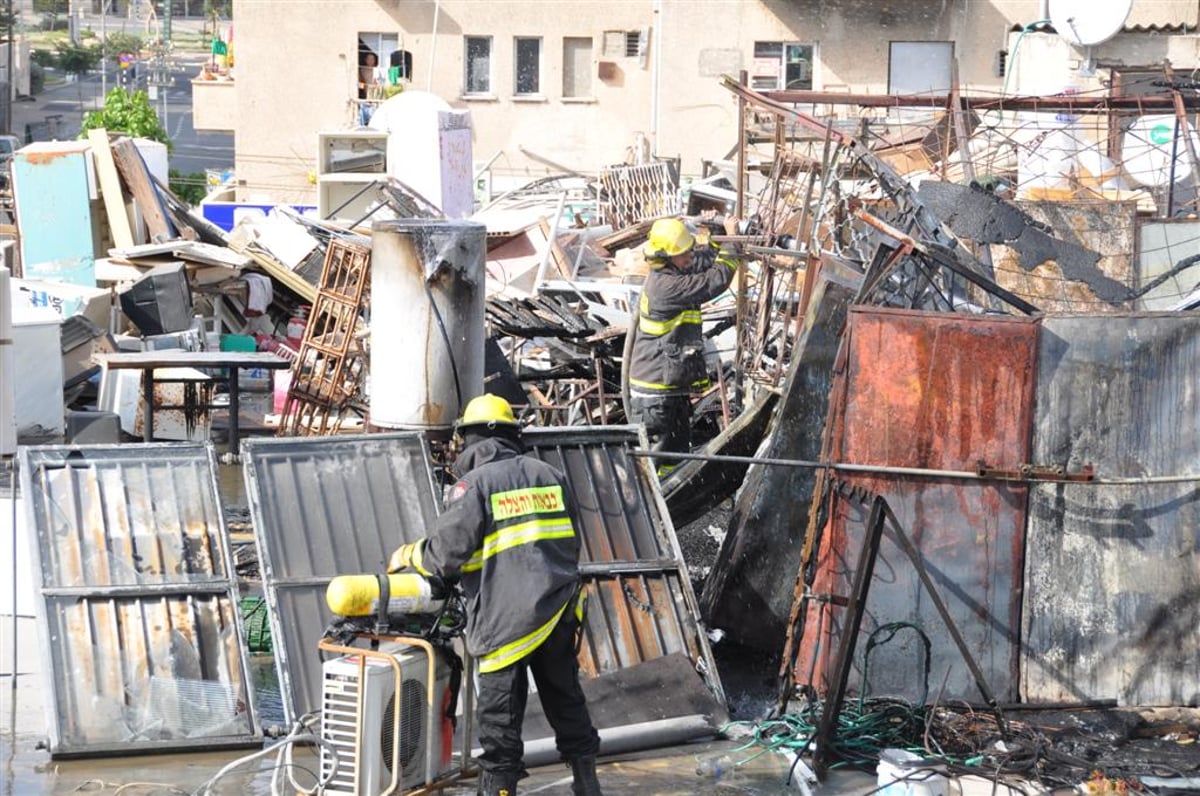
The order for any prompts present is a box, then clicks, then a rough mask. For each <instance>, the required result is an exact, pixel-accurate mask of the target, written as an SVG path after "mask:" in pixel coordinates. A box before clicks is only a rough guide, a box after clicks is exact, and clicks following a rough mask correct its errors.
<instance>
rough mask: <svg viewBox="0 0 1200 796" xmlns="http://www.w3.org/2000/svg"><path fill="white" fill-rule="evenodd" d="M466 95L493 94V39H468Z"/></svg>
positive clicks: (475, 37)
mask: <svg viewBox="0 0 1200 796" xmlns="http://www.w3.org/2000/svg"><path fill="white" fill-rule="evenodd" d="M463 93H464V94H491V93H492V37H491V36H467V37H466V74H465V75H464V76H463Z"/></svg>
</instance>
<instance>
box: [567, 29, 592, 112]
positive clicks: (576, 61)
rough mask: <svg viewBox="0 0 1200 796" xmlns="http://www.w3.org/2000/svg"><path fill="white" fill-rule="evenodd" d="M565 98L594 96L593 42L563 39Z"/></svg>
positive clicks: (569, 37)
mask: <svg viewBox="0 0 1200 796" xmlns="http://www.w3.org/2000/svg"><path fill="white" fill-rule="evenodd" d="M562 93H563V96H564V97H590V96H592V40H591V38H585V37H576V36H567V37H566V38H564V39H563V87H562Z"/></svg>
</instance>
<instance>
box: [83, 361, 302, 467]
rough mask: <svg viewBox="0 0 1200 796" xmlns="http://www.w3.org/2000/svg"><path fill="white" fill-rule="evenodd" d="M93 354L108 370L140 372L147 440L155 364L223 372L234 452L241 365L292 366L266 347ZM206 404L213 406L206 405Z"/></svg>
mask: <svg viewBox="0 0 1200 796" xmlns="http://www.w3.org/2000/svg"><path fill="white" fill-rule="evenodd" d="M96 358H97V361H98V362H99V363H100V364H101V366H102V367H106V368H108V369H109V370H140V371H141V372H142V408H143V419H144V420H143V424H142V438H143V439H144V440H145V441H146V442H150V441H151V440H152V439H153V438H154V410H155V408H156V407H155V403H156V401H155V398H154V385H155V381H156V376H155V369H156V368H201V369H208V370H212V371H215V372H219V373H222V374H224V375H220V376H216V377H215V378H218V379H224V380H225V381H226V382H227V383H228V385H229V451H230V453H232V454H233V455H235V456H236V455H237V454H238V450H239V427H238V426H239V421H238V412H239V411H240V408H241V402H240V397H239V396H240V393H241V390H240V388H239V386H238V373H239V372H240V371H241V370H242V369H243V368H246V369H249V368H262V369H264V370H284V369H286V368H290V367H291V366H292V363H291V362H290V361H289V360H287V359H284V358H283V357H280V356H277V355H275V354H272V353H270V352H265V351H135V352H128V353H117V354H97V355H96ZM157 408H165V407H162V406H159V407H157ZM173 408H178V407H173ZM207 408H209V409H212V408H214V406H212V405H208V406H207Z"/></svg>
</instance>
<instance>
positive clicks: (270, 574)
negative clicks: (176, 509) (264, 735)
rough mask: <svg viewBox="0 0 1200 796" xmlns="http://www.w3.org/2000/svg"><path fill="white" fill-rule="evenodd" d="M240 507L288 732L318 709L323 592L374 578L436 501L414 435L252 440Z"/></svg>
mask: <svg viewBox="0 0 1200 796" xmlns="http://www.w3.org/2000/svg"><path fill="white" fill-rule="evenodd" d="M242 462H243V469H244V472H245V477H246V497H247V502H248V504H249V508H250V515H251V519H252V520H253V523H254V539H255V543H256V545H257V547H258V555H259V564H260V567H261V570H262V588H263V595H264V598H265V600H266V603H267V612H268V616H269V619H270V624H271V635H272V638H273V639H274V644H275V669H276V672H277V674H278V676H279V690H280V695H281V697H282V701H283V712H284V716H285V718H286V719H287V721H288V723H289V724H291V723H292V722H294V721H296V720H297V719H298V718H300V717H301V716H304V715H306V714H308V713H310V712H313V711H317V710H319V709H320V706H321V660H320V657H319V654H318V652H317V642H318V641H319V640H320V639H321V636H322V634H323V633H324V631H325V629H326V628H327V627H328V626H329V623H330V622H331V621H332V619H333V615H332V614H331V613H330V611H329V608H328V607H327V606H326V605H325V587H326V586H328V585H329V581H331V580H332V579H333V578H335V577H337V576H338V575H353V574H357V573H364V572H365V573H380V572H384V571H385V569H386V567H387V559H388V556H389V555H390V554H391V552H392V551H393V550H395V549H396V547H398V546H399V545H401V544H403V543H405V542H411V541H415V540H417V539H420V538H421V537H423V536H424V535H425V531H426V528H427V527H428V526H429V525H431V524H432V523H433V521H434V520H435V519H436V518H437V514H438V507H439V505H440V501H439V498H438V491H437V489H436V488H435V486H434V481H433V473H432V470H431V469H430V465H429V451H428V446H427V444H426V442H425V439H424V437H423V436H422V435H421V434H419V433H415V432H412V433H397V434H371V435H355V436H344V437H343V436H339V437H316V438H313V437H305V438H296V437H279V438H274V439H271V438H262V437H254V438H251V439H248V440H246V441H245V442H244V443H243V448H242Z"/></svg>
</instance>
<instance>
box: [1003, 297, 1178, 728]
mask: <svg viewBox="0 0 1200 796" xmlns="http://www.w3.org/2000/svg"><path fill="white" fill-rule="evenodd" d="M1197 384H1200V315H1198V314H1196V313H1190V312H1189V313H1177V314H1170V315H1138V316H1132V317H1122V318H1113V317H1073V318H1049V319H1046V320H1045V322H1044V325H1043V335H1042V343H1041V351H1040V353H1039V374H1038V390H1037V415H1036V418H1035V434H1034V456H1035V457H1036V458H1037V459H1038V460H1042V461H1047V462H1055V463H1061V464H1064V465H1066V466H1067V467H1069V468H1077V467H1080V466H1082V465H1086V464H1092V465H1094V466H1095V468H1096V473H1097V476H1098V477H1099V478H1102V479H1103V478H1147V477H1164V476H1176V475H1189V474H1196V473H1197V462H1200V426H1198V423H1200V398H1198V393H1197ZM1196 477H1197V478H1198V479H1200V474H1197V476H1196ZM1197 528H1200V492H1197V489H1196V483H1195V481H1182V482H1180V483H1163V484H1145V485H1138V486H1124V485H1110V486H1104V485H1086V484H1078V485H1052V484H1043V485H1038V486H1037V487H1036V488H1035V489H1033V490H1032V494H1031V501H1030V519H1029V530H1028V539H1027V550H1028V553H1027V559H1028V562H1029V563H1028V569H1027V575H1026V594H1025V608H1024V612H1025V626H1024V629H1023V633H1022V641H1023V646H1024V650H1025V651H1024V660H1023V663H1022V671H1023V677H1022V680H1023V683H1022V690H1023V691H1024V694H1025V697H1026V698H1027V699H1029V700H1055V701H1057V700H1068V701H1070V700H1086V699H1113V698H1115V699H1117V700H1119V701H1120V702H1122V703H1125V704H1132V705H1189V704H1196V699H1197V688H1196V684H1197V683H1198V682H1200V654H1198V649H1197V642H1196V627H1197V626H1198V625H1200V601H1198V600H1197V595H1198V594H1200V564H1198V562H1200V559H1198V558H1197V556H1196V547H1197Z"/></svg>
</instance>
